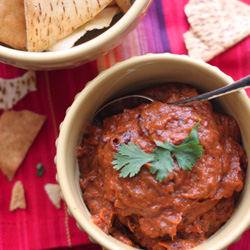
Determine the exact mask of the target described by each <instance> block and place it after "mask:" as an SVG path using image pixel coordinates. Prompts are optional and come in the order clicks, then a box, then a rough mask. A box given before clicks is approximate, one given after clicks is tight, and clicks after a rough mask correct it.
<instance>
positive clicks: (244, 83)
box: [171, 75, 250, 104]
mask: <svg viewBox="0 0 250 250" xmlns="http://www.w3.org/2000/svg"><path fill="white" fill-rule="evenodd" d="M247 87H250V75H249V76H246V77H244V78H242V79H240V80H238V81H236V82H234V83H232V84H228V85H226V86H223V87H221V88H219V89H215V90H212V91H210V92H207V93H204V94H201V95H197V96H194V97H191V98H187V99H185V100H182V101H178V102H174V103H171V104H185V103H188V102H193V101H205V100H211V99H213V98H216V97H219V96H223V95H226V94H229V93H233V92H235V91H238V90H240V89H245V88H247Z"/></svg>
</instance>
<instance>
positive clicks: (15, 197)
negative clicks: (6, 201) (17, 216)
mask: <svg viewBox="0 0 250 250" xmlns="http://www.w3.org/2000/svg"><path fill="white" fill-rule="evenodd" d="M18 208H20V209H26V200H25V192H24V187H23V184H22V182H21V181H16V183H15V184H14V186H13V188H12V191H11V201H10V211H11V212H12V211H14V210H16V209H18Z"/></svg>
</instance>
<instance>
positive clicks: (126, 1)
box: [115, 0, 131, 13]
mask: <svg viewBox="0 0 250 250" xmlns="http://www.w3.org/2000/svg"><path fill="white" fill-rule="evenodd" d="M115 2H116V4H117V5H118V6H119V7H120V8H121V10H122V11H123V12H124V13H126V12H127V11H128V10H129V8H130V7H131V2H130V0H115Z"/></svg>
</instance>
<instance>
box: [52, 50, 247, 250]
mask: <svg viewBox="0 0 250 250" xmlns="http://www.w3.org/2000/svg"><path fill="white" fill-rule="evenodd" d="M166 82H172V83H173V82H181V83H185V84H190V85H192V86H193V87H195V88H196V89H197V90H198V91H199V92H204V91H210V90H213V89H216V88H219V87H222V86H225V85H227V84H230V83H232V82H233V80H232V78H231V77H229V76H227V75H226V74H224V73H223V72H221V71H220V70H219V69H218V68H216V67H213V66H211V65H209V64H206V63H205V62H202V61H201V60H197V59H191V58H190V57H187V56H184V55H172V54H157V55H155V54H149V55H144V56H139V57H133V58H131V59H128V60H126V61H123V62H120V63H117V64H116V65H114V66H112V67H111V68H109V69H107V70H105V71H103V72H102V73H100V75H99V76H97V77H96V78H95V79H94V80H92V81H91V82H90V84H88V85H87V86H86V87H85V88H84V89H83V90H82V91H81V92H80V93H79V94H78V95H77V96H76V98H75V101H74V102H73V104H72V106H71V107H69V109H68V110H67V113H66V116H65V119H64V121H63V123H62V124H61V126H60V134H59V138H58V140H57V143H56V145H57V154H56V157H55V163H56V165H57V177H56V179H57V181H58V183H59V184H60V186H61V191H62V196H63V198H64V200H65V202H66V204H67V206H68V211H69V213H70V215H72V216H73V217H74V218H75V220H76V223H77V225H78V227H79V228H80V229H81V230H83V231H85V232H86V233H87V234H88V235H89V237H90V239H91V240H93V242H96V243H98V244H100V245H101V246H102V247H103V249H113V250H115V249H121V250H132V249H135V248H133V247H131V246H128V245H126V244H124V243H122V242H120V241H119V240H117V238H119V234H118V235H117V236H118V237H115V236H113V237H112V236H111V235H107V234H106V233H105V232H104V231H102V230H101V229H100V228H99V227H98V226H96V224H95V223H93V221H95V219H94V217H91V214H90V212H89V210H88V207H87V206H86V203H85V202H84V201H83V193H82V190H81V185H82V184H81V181H80V171H79V165H78V163H79V161H78V159H77V150H76V149H77V148H79V145H80V144H81V143H82V136H83V134H84V131H86V129H87V126H88V125H89V122H90V121H91V120H92V119H93V117H94V114H95V112H96V111H97V110H98V109H99V108H100V107H101V106H102V105H103V104H104V103H106V102H107V101H109V100H112V99H113V98H116V97H117V96H123V95H126V94H129V93H135V92H136V91H138V90H141V89H145V88H148V87H149V86H150V87H152V86H155V85H156V84H159V83H166ZM213 106H214V107H216V110H220V111H221V112H223V113H224V114H226V115H231V116H233V117H234V118H235V119H236V121H237V123H238V125H239V128H240V132H241V136H242V145H243V147H244V149H245V152H246V155H247V158H248V159H249V156H250V133H249V121H248V117H249V116H250V105H249V98H248V97H247V95H246V93H245V92H244V91H238V92H237V93H234V94H230V95H226V96H224V97H220V98H217V99H216V100H215V101H214V103H213ZM122 119H123V118H121V120H122ZM126 119H127V118H126ZM173 119H175V118H173ZM138 120H140V119H139V118H138ZM138 123H139V121H138ZM160 123H161V120H159V123H157V124H158V125H159V124H160ZM158 125H157V126H158ZM128 129H130V128H129V127H128ZM150 131H151V130H150ZM117 133H118V132H117ZM150 133H151V132H150ZM86 138H87V139H89V140H91V138H90V137H88V136H87V137H86ZM107 140H108V139H107ZM208 140H209V138H208ZM103 142H104V143H105V141H103ZM93 143H94V142H93ZM92 145H94V144H92ZM98 152H99V151H98ZM105 152H106V151H105ZM85 153H86V151H85ZM100 155H101V153H100ZM103 157H104V156H103ZM96 162H99V159H98V161H96ZM146 170H147V169H146ZM112 173H113V172H112ZM91 180H92V181H93V183H92V184H93V185H94V183H95V179H91V178H90V180H89V181H90V182H91ZM216 180H217V179H216ZM142 183H143V182H142ZM151 185H153V183H151ZM249 185H250V173H249V169H248V170H247V171H246V178H245V182H244V187H243V189H242V191H241V193H240V196H239V198H238V199H237V203H236V207H235V210H234V212H233V214H232V216H231V217H230V218H229V219H228V220H227V221H226V223H225V224H223V225H222V226H221V227H220V229H219V230H217V231H216V232H215V233H213V234H212V235H211V236H209V238H208V239H207V240H206V241H205V242H203V243H202V244H201V245H199V246H197V248H195V249H197V250H198V249H202V250H210V249H224V248H226V247H227V246H228V245H230V244H231V243H232V242H234V241H236V240H237V239H238V238H239V237H240V235H241V234H242V233H243V232H244V230H246V229H247V228H248V226H249V224H250V200H249V198H248V197H249V195H250V188H249ZM93 187H94V186H92V188H93ZM112 187H113V186H112ZM204 190H206V189H204ZM129 194H130V193H129ZM123 195H124V197H127V198H128V197H129V195H128V196H127V195H126V190H123ZM159 195H160V192H159ZM139 196H140V195H139ZM85 197H86V196H85ZM98 197H99V196H98ZM92 198H93V197H92ZM201 202H202V201H201ZM117 204H118V203H117ZM119 204H121V203H119ZM119 204H118V205H119ZM124 204H125V203H124ZM139 204H140V203H138V206H139ZM96 206H98V205H96ZM96 206H95V207H96ZM226 207H227V206H226ZM118 210H119V208H118ZM104 213H105V211H104ZM217 214H218V213H217ZM95 218H96V217H95ZM103 218H104V219H105V218H106V217H103ZM99 222H100V225H101V224H102V221H101V220H100V221H99ZM131 228H132V229H133V227H131ZM127 235H129V234H127ZM121 237H122V236H121ZM164 239H165V240H167V239H168V240H169V239H171V238H167V237H165V238H163V241H164ZM178 244H181V241H180V242H179V243H178ZM139 248H140V247H139ZM143 249H144V248H143ZM150 249H151V248H150ZM159 249H165V248H164V242H163V243H162V248H159ZM178 249H179V248H178Z"/></svg>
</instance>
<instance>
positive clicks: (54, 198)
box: [44, 183, 61, 209]
mask: <svg viewBox="0 0 250 250" xmlns="http://www.w3.org/2000/svg"><path fill="white" fill-rule="evenodd" d="M44 189H45V191H46V193H47V195H48V197H49V199H50V201H51V202H52V203H53V205H54V206H55V207H56V208H58V209H59V208H60V207H61V195H60V192H61V188H60V186H59V185H58V184H52V183H47V184H46V185H44Z"/></svg>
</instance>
